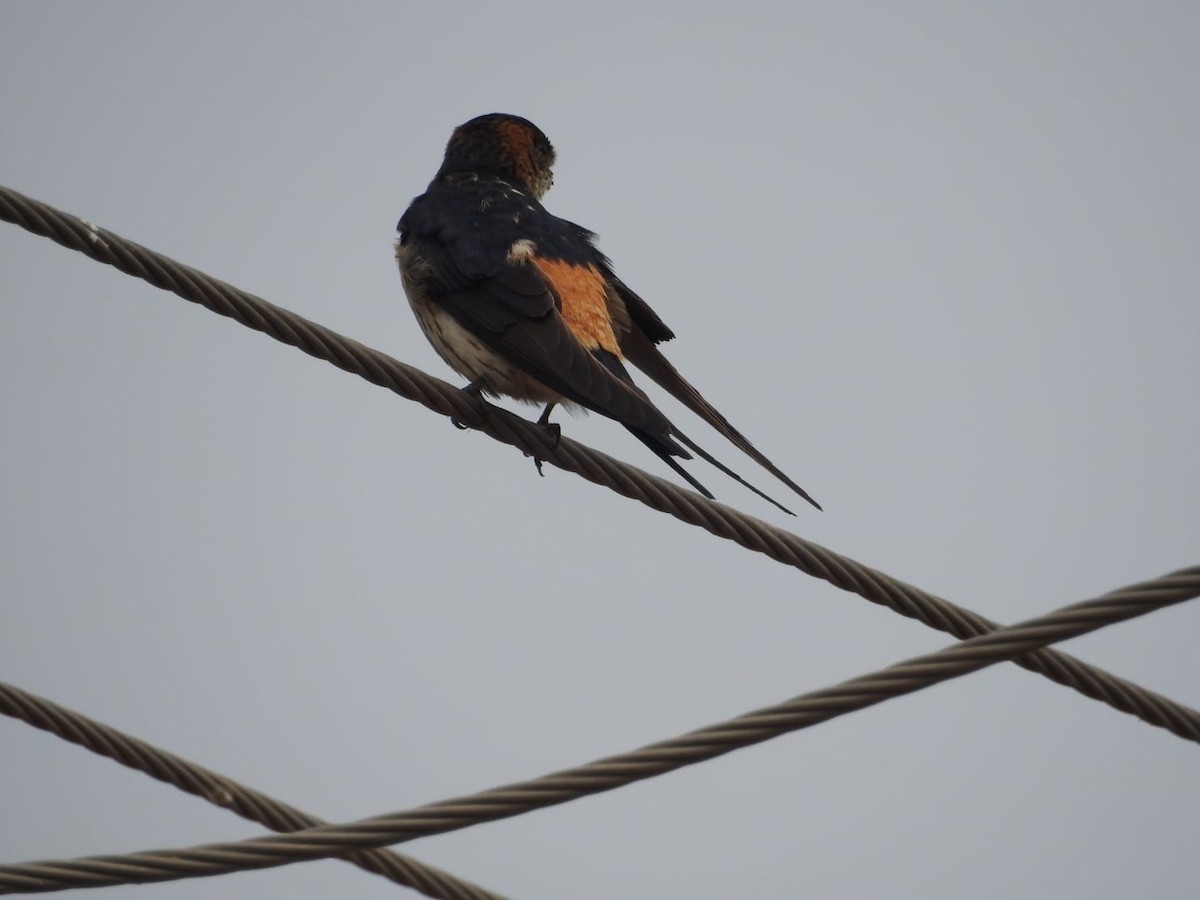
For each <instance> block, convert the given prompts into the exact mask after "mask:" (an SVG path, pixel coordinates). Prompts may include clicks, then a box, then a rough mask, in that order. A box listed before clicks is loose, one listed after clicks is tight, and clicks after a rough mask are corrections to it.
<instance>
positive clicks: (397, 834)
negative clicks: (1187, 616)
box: [0, 566, 1200, 894]
mask: <svg viewBox="0 0 1200 900" xmlns="http://www.w3.org/2000/svg"><path fill="white" fill-rule="evenodd" d="M1197 595H1200V566H1195V567H1192V568H1190V569H1183V570H1181V571H1179V572H1174V573H1172V574H1170V575H1165V576H1163V577H1161V578H1157V579H1154V580H1153V581H1148V582H1143V583H1141V584H1136V585H1131V586H1129V587H1126V588H1121V589H1119V590H1116V591H1112V592H1110V593H1108V594H1105V595H1104V596H1102V597H1099V598H1097V599H1094V600H1089V601H1086V602H1083V603H1077V604H1073V605H1071V606H1067V607H1064V608H1062V609H1060V610H1057V611H1055V612H1052V613H1050V614H1048V615H1045V616H1041V617H1039V618H1036V619H1030V620H1028V621H1026V622H1023V623H1021V624H1018V625H1012V626H1009V627H1007V628H1001V629H998V630H996V631H993V632H990V633H989V634H985V635H982V636H980V637H975V638H971V639H970V640H967V641H963V642H962V643H959V644H954V645H952V646H950V647H947V648H945V649H943V650H939V651H936V652H934V653H928V654H925V655H923V656H917V657H914V658H912V659H910V660H907V661H906V662H902V663H898V664H896V665H893V666H890V667H888V668H886V669H882V670H880V671H878V672H874V673H872V674H870V675H864V676H860V677H858V678H852V679H850V680H849V681H843V682H842V683H841V684H838V685H835V686H833V687H829V688H824V689H822V690H818V691H814V692H812V693H809V694H804V695H802V696H799V697H796V698H794V699H792V700H789V701H786V702H784V703H781V704H779V705H777V706H771V707H767V708H765V709H760V710H758V711H756V712H751V713H746V714H745V715H742V716H738V717H737V718H734V719H730V720H728V721H726V722H722V723H720V724H718V725H712V726H709V727H707V728H701V729H699V730H698V731H693V732H690V733H688V734H685V735H683V736H681V737H677V738H674V739H671V740H667V741H662V742H660V743H657V744H650V745H649V746H646V747H642V748H640V749H638V750H634V751H632V752H630V753H625V754H622V755H620V756H612V757H608V758H607V759H601V760H598V761H596V762H592V763H588V764H586V765H583V766H579V767H576V768H573V769H566V770H563V771H560V772H556V773H553V774H550V775H546V776H543V777H541V778H536V779H533V780H530V781H524V782H520V783H518V784H512V785H507V786H505V787H498V788H492V789H491V790H487V791H483V792H481V793H478V794H473V795H471V796H467V797H459V798H456V799H452V800H443V801H441V802H438V803H431V804H428V805H426V806H420V807H417V808H416V809H412V810H407V811H404V812H397V813H392V814H390V815H384V816H375V817H372V818H369V819H362V820H359V821H357V822H351V823H348V824H343V825H323V826H320V827H317V828H307V829H304V830H303V831H296V832H292V833H290V834H283V835H274V836H271V837H260V838H251V839H249V840H244V841H232V842H226V843H221V844H207V845H204V846H199V847H190V848H185V849H173V850H154V851H147V852H143V853H134V854H129V855H125V856H90V857H81V858H78V859H69V860H53V861H45V862H38V863H23V864H18V865H9V866H0V894H8V893H35V892H44V891H54V890H63V889H66V888H81V887H109V886H113V885H118V884H145V883H150V882H161V881H175V880H178V879H181V878H189V877H204V876H210V875H223V874H227V873H230V872H237V871H245V870H250V869H265V868H271V867H274V866H281V865H286V864H287V863H291V862H298V861H301V860H313V859H320V858H322V857H328V856H334V855H338V854H342V853H346V852H347V851H348V850H351V849H362V848H365V847H381V846H385V845H387V844H395V843H400V842H403V841H409V840H413V839H414V838H418V837H428V836H430V835H435V834H444V833H446V832H450V831H456V830H459V829H462V828H466V827H468V826H471V825H476V824H479V823H481V822H492V821H496V820H498V819H505V818H509V817H512V816H516V815H520V814H522V813H526V812H530V811H532V810H535V809H542V808H545V807H548V806H555V805H558V804H560V803H566V802H567V801H570V800H575V799H578V798H580V797H583V796H586V795H589V794H596V793H600V792H603V791H610V790H613V789H614V788H618V787H622V786H623V785H627V784H631V783H633V782H635V781H640V780H643V779H646V778H652V777H654V776H657V775H662V774H664V773H666V772H671V771H674V770H675V769H680V768H683V767H684V766H689V765H694V764H696V763H699V762H704V761H706V760H710V759H713V758H715V757H718V756H722V755H724V754H726V753H729V752H730V751H732V750H736V749H739V748H741V747H747V746H750V745H752V744H757V743H761V742H763V741H766V740H769V739H771V738H774V737H778V736H779V735H782V734H786V733H788V732H791V731H796V730H799V729H801V728H807V727H810V726H812V725H816V724H818V723H820V722H825V721H828V720H830V719H833V718H835V717H837V716H840V715H844V714H846V713H848V712H853V711H855V710H860V709H865V708H867V707H869V706H873V705H875V704H877V703H881V702H883V701H885V700H889V699H891V698H893V697H899V696H902V695H904V694H910V693H913V692H914V691H918V690H921V689H922V688H926V687H929V686H930V685H933V684H937V683H939V682H942V681H947V680H949V679H951V678H957V677H959V676H961V675H966V674H967V673H969V672H975V671H978V670H979V669H983V668H985V667H987V666H990V665H993V664H995V663H998V662H1001V661H1003V660H1006V659H1012V658H1014V657H1017V656H1020V655H1021V654H1025V653H1028V652H1029V651H1031V650H1033V649H1034V648H1037V647H1042V646H1044V645H1046V644H1050V643H1054V642H1056V641H1063V640H1067V639H1069V638H1073V637H1078V636H1080V635H1083V634H1087V633H1088V632H1091V631H1095V630H1096V629H1098V628H1102V627H1104V626H1105V625H1110V624H1113V623H1115V622H1122V621H1126V620H1128V619H1132V618H1134V617H1136V616H1140V615H1144V614H1145V613H1148V612H1152V611H1153V610H1156V609H1161V608H1163V607H1165V606H1170V605H1173V604H1176V603H1182V602H1183V601H1185V600H1188V599H1191V598H1192V597H1195V596H1197Z"/></svg>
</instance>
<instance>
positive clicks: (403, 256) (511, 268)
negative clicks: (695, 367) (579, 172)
mask: <svg viewBox="0 0 1200 900" xmlns="http://www.w3.org/2000/svg"><path fill="white" fill-rule="evenodd" d="M553 165H554V148H553V147H552V146H551V144H550V141H549V140H548V139H547V137H546V135H544V134H543V133H542V132H541V130H540V129H539V128H538V127H537V126H536V125H534V124H533V123H532V122H530V121H528V120H526V119H522V118H521V117H519V116H513V115H506V114H503V113H492V114H490V115H485V116H479V117H478V118H475V119H472V120H471V121H469V122H467V123H466V124H464V125H460V126H459V127H458V128H456V129H454V133H453V134H452V135H451V136H450V141H449V143H448V144H447V145H446V155H445V158H444V160H443V161H442V166H441V168H440V169H438V172H437V175H436V176H435V177H434V179H433V181H432V182H430V184H429V188H428V189H427V190H426V191H425V193H424V194H422V195H420V196H419V197H417V198H416V199H415V200H413V202H412V204H411V205H410V206H409V207H408V209H407V210H406V211H405V213H404V215H403V216H402V217H401V219H400V223H399V225H398V226H397V227H398V229H399V232H400V236H399V239H398V240H397V242H396V259H397V261H398V262H399V265H400V274H401V276H402V279H403V282H404V290H405V293H406V294H407V295H408V299H409V302H410V304H411V305H412V308H413V312H414V313H415V314H416V317H417V321H418V322H419V323H420V325H421V329H422V330H423V331H424V332H425V336H426V337H427V338H428V339H429V341H430V343H431V344H433V347H434V349H435V350H437V352H438V354H439V355H441V357H442V358H443V359H444V360H445V361H446V362H447V363H448V364H449V365H450V366H451V367H452V368H453V369H455V370H456V371H457V372H458V373H459V374H461V375H463V376H465V377H466V378H468V379H469V380H470V385H468V388H467V389H468V390H471V391H474V392H476V393H483V394H487V395H490V396H501V395H504V396H508V397H512V398H515V399H517V400H521V401H526V402H531V403H545V404H546V408H545V410H544V411H543V413H542V416H541V418H540V419H539V422H540V423H542V424H547V423H548V417H549V415H550V410H551V409H552V408H553V407H554V406H555V405H556V404H559V403H570V404H577V405H579V406H581V407H584V408H586V409H589V410H592V411H593V412H597V413H600V414H601V415H604V416H607V417H609V418H610V419H614V420H616V421H617V422H620V423H621V424H622V425H624V426H625V427H626V428H627V429H628V430H629V431H630V432H631V433H632V434H633V435H634V436H635V437H637V438H638V440H640V441H641V442H642V443H643V444H645V445H646V446H647V447H649V448H650V449H651V450H652V451H654V453H655V454H657V455H658V456H659V458H661V459H662V460H663V461H664V462H666V463H667V465H669V466H670V467H671V468H672V469H673V470H674V471H675V472H677V473H678V474H679V475H680V476H681V477H683V478H684V479H686V480H687V481H688V483H689V484H691V485H692V486H693V487H694V488H695V489H696V490H698V491H699V492H700V493H702V494H704V495H705V496H706V497H710V498H711V497H712V494H711V493H709V491H708V490H707V489H706V488H705V487H704V486H703V485H702V484H701V483H700V482H699V481H697V480H696V479H695V478H694V477H693V476H692V475H691V474H690V473H689V472H688V471H687V470H686V469H684V468H683V466H681V465H680V464H679V463H678V461H677V460H679V459H691V458H692V455H691V453H689V452H688V450H689V449H690V450H692V451H693V452H695V453H696V454H697V455H698V456H700V457H701V458H703V459H705V460H707V461H708V462H709V463H711V464H712V465H714V466H716V467H717V468H719V469H720V470H721V471H722V472H724V473H726V474H727V475H729V476H730V477H732V478H734V479H735V480H737V481H738V482H740V483H741V484H743V485H745V486H746V487H748V488H750V490H752V491H754V492H755V493H756V494H758V495H759V496H761V497H763V498H764V499H766V500H768V501H769V502H771V503H773V504H775V505H776V506H778V507H779V508H780V509H783V510H784V511H785V512H791V511H790V510H788V509H787V508H786V507H784V506H782V505H781V504H779V503H778V502H777V501H775V500H773V499H772V498H770V497H768V496H767V495H766V494H764V493H763V492H762V491H760V490H758V489H757V488H755V487H754V486H753V485H751V484H749V483H748V482H746V481H745V480H744V479H743V478H742V477H741V476H739V475H737V474H736V473H734V472H733V471H731V470H730V469H728V468H727V467H726V466H724V465H722V464H721V463H719V462H717V460H715V459H713V457H712V456H710V455H709V454H708V453H707V452H705V451H704V450H702V449H701V448H699V447H698V446H696V445H695V444H694V443H692V441H690V440H689V439H688V438H687V437H685V436H684V435H683V434H682V433H681V432H680V431H679V429H678V428H676V427H675V426H674V425H673V424H672V423H671V422H670V421H669V420H668V419H667V417H666V416H665V415H663V413H662V412H660V411H659V410H658V409H657V408H656V407H655V406H654V404H652V403H651V402H650V400H649V399H648V398H647V397H646V395H645V394H644V393H642V391H641V390H640V389H639V388H638V387H637V386H636V385H635V384H634V383H633V380H632V379H631V378H630V376H629V372H628V371H627V370H626V368H625V363H624V361H625V360H628V361H630V362H632V363H633V364H634V365H635V366H637V367H638V368H639V369H641V370H642V371H643V372H645V373H646V374H647V375H649V376H650V377H651V378H652V379H654V380H655V381H656V382H658V384H659V385H661V386H662V387H663V388H664V389H665V390H667V391H668V392H669V393H671V394H672V395H674V396H675V397H676V398H677V399H678V400H680V401H681V402H682V403H683V404H684V405H686V406H687V407H688V408H689V409H691V410H692V411H693V412H695V413H696V414H697V415H698V416H700V417H701V418H702V419H704V420H705V421H706V422H708V423H709V424H710V425H711V426H712V427H713V428H715V429H716V430H717V431H719V432H720V433H721V434H723V435H724V436H725V437H726V438H727V439H729V441H731V442H732V443H733V444H734V446H736V447H737V448H738V449H740V450H741V451H743V452H744V453H746V454H747V455H748V456H750V458H751V459H753V460H755V461H756V462H757V463H759V464H760V465H762V466H763V467H764V468H765V469H766V470H767V471H769V472H770V473H771V474H773V475H775V476H776V477H777V478H779V479H780V480H781V481H782V482H783V483H784V484H786V485H787V486H788V487H790V488H791V489H792V490H794V491H795V492H796V493H797V494H799V495H800V496H801V497H803V498H804V499H805V500H807V501H808V502H809V503H811V504H812V505H813V506H815V507H817V509H820V508H821V507H820V505H819V504H818V503H817V502H816V501H815V500H813V499H812V497H810V496H809V495H808V494H807V493H806V492H805V491H804V489H803V488H801V487H800V486H799V485H798V484H796V482H794V481H792V479H790V478H789V477H788V476H787V475H785V474H784V473H783V472H782V471H780V470H779V468H778V467H776V466H775V464H774V463H772V462H771V461H770V460H769V459H767V458H766V457H765V456H763V454H762V453H760V452H759V451H758V450H757V449H756V448H755V447H754V445H753V444H751V443H750V442H749V441H748V440H747V439H746V438H745V437H744V436H743V435H742V433H741V432H739V431H738V430H737V429H736V428H734V427H733V426H732V425H730V424H729V422H728V420H726V418H725V417H724V416H722V415H721V414H720V413H719V412H717V410H716V409H714V408H713V407H712V405H711V404H710V403H709V402H708V401H707V400H705V399H704V397H702V396H701V395H700V393H699V391H697V390H696V389H695V388H694V387H692V385H691V384H689V383H688V382H687V381H686V380H685V379H684V378H683V376H682V375H680V374H679V372H678V371H676V369H675V367H674V366H672V365H671V363H670V362H668V361H667V359H666V357H664V356H663V355H662V353H661V352H660V351H659V349H658V347H657V345H658V344H659V343H661V342H662V341H667V340H670V339H671V338H673V337H674V336H675V335H674V334H673V333H672V331H671V330H670V329H669V328H667V326H666V325H664V324H663V321H662V320H661V319H660V318H659V317H658V316H657V315H656V314H655V312H654V311H653V310H652V309H651V308H650V306H649V305H648V304H647V303H646V301H645V300H643V299H642V298H641V297H639V296H638V295H637V294H635V293H634V292H633V291H631V290H630V289H629V288H628V287H627V286H626V285H625V284H624V282H622V281H621V280H620V279H619V278H617V276H616V275H615V274H614V273H613V271H612V266H611V264H610V262H609V261H608V259H607V258H606V257H605V256H604V255H603V254H602V253H601V252H600V251H599V250H598V249H596V246H595V235H594V234H592V232H590V231H588V230H587V229H585V228H582V227H580V226H579V225H576V224H574V223H572V222H568V221H567V220H565V219H560V218H558V217H557V216H554V215H552V214H551V213H549V212H548V211H547V210H546V208H545V207H544V206H542V204H541V199H542V197H543V196H544V195H545V193H546V191H548V190H549V189H550V186H551V184H552V183H553V180H554V177H553V174H552V172H551V167H552V166H553ZM685 448H686V449H685Z"/></svg>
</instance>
